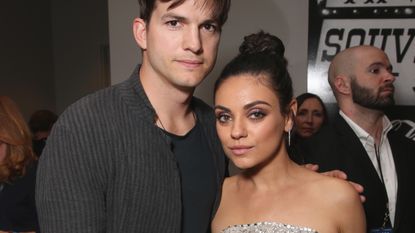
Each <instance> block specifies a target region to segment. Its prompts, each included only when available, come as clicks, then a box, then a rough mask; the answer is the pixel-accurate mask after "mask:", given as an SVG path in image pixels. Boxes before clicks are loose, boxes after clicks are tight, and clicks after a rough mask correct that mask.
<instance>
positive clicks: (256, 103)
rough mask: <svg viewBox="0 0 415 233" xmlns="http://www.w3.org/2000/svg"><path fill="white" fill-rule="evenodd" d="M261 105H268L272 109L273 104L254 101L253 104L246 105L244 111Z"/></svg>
mask: <svg viewBox="0 0 415 233" xmlns="http://www.w3.org/2000/svg"><path fill="white" fill-rule="evenodd" d="M261 104H264V105H268V106H270V107H271V104H269V103H267V102H265V101H262V100H257V101H254V102H252V103H249V104H246V105H245V106H244V109H245V110H246V109H250V108H252V107H254V106H255V105H261Z"/></svg>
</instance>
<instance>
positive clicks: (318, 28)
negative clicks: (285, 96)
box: [307, 0, 415, 140]
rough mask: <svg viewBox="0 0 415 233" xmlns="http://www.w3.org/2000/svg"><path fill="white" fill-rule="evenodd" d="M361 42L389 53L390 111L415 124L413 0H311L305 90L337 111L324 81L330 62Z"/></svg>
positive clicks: (414, 136)
mask: <svg viewBox="0 0 415 233" xmlns="http://www.w3.org/2000/svg"><path fill="white" fill-rule="evenodd" d="M363 44H365V45H373V46H376V47H378V48H381V49H382V50H384V51H385V52H386V54H388V57H389V60H390V62H391V63H392V66H393V71H394V72H395V76H396V77H397V79H396V81H395V83H394V84H395V88H396V89H395V101H396V104H397V106H396V108H394V109H391V110H390V111H389V112H388V116H390V118H392V119H397V120H398V121H399V122H398V121H397V122H398V123H399V124H401V125H402V128H404V125H405V126H406V125H408V124H407V123H408V121H406V120H409V122H411V123H412V124H413V125H412V126H411V127H414V130H415V123H414V122H415V0H310V4H309V36H308V82H307V83H308V84H307V85H308V86H307V89H308V91H309V92H312V93H315V94H317V95H319V96H320V97H321V98H322V99H323V101H324V102H325V103H327V105H328V107H329V108H331V110H330V109H329V112H330V111H332V112H333V111H337V110H333V107H334V106H336V105H335V102H336V101H335V99H334V96H333V94H332V92H331V88H330V86H329V84H328V82H327V71H328V67H329V64H330V62H331V60H332V59H333V57H334V56H335V55H336V54H337V53H338V52H340V51H342V50H344V49H346V48H349V47H353V46H356V45H363ZM401 121H402V122H401ZM398 123H397V124H398ZM409 125H411V124H409ZM413 134H414V133H413V131H412V134H411V135H412V136H413V138H414V140H415V135H413Z"/></svg>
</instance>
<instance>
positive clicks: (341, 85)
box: [334, 75, 351, 95]
mask: <svg viewBox="0 0 415 233" xmlns="http://www.w3.org/2000/svg"><path fill="white" fill-rule="evenodd" d="M350 81H351V80H350V78H349V77H347V76H345V75H338V76H336V77H335V78H334V87H335V88H336V91H337V92H338V93H340V94H343V95H348V94H350V93H351V84H350Z"/></svg>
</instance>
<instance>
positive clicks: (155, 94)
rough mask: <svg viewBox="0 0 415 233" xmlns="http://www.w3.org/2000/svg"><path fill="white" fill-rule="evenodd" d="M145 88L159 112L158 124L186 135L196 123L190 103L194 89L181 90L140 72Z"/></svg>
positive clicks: (171, 131) (175, 132) (172, 131)
mask: <svg viewBox="0 0 415 233" xmlns="http://www.w3.org/2000/svg"><path fill="white" fill-rule="evenodd" d="M140 81H141V83H142V85H143V89H144V91H145V93H146V95H147V97H148V99H149V101H150V103H151V105H152V106H153V108H154V110H155V111H156V113H157V119H156V122H155V123H156V125H157V126H158V127H160V128H162V129H164V130H165V131H168V132H170V133H173V134H177V135H185V134H186V133H187V132H188V131H190V129H192V128H193V127H194V125H195V123H196V121H195V113H193V110H192V109H191V106H190V103H191V100H192V97H193V92H194V89H191V90H190V89H189V90H181V89H179V88H176V87H174V86H172V85H168V83H165V82H163V81H161V80H160V79H158V78H154V77H149V76H146V74H142V73H141V72H140Z"/></svg>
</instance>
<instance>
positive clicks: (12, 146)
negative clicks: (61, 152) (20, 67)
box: [0, 96, 38, 233]
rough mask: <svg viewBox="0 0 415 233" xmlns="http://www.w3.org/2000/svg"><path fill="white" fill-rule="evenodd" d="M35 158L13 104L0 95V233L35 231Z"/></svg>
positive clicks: (17, 111) (26, 129) (15, 106)
mask: <svg viewBox="0 0 415 233" xmlns="http://www.w3.org/2000/svg"><path fill="white" fill-rule="evenodd" d="M35 180H36V157H35V156H34V153H33V151H32V137H31V134H30V130H29V128H28V126H27V125H26V122H25V121H24V119H23V117H22V115H21V113H20V111H19V109H18V107H17V105H16V104H15V103H14V102H13V101H12V100H11V99H10V98H8V97H6V96H0V233H4V232H36V231H38V222H37V214H36V208H35Z"/></svg>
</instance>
